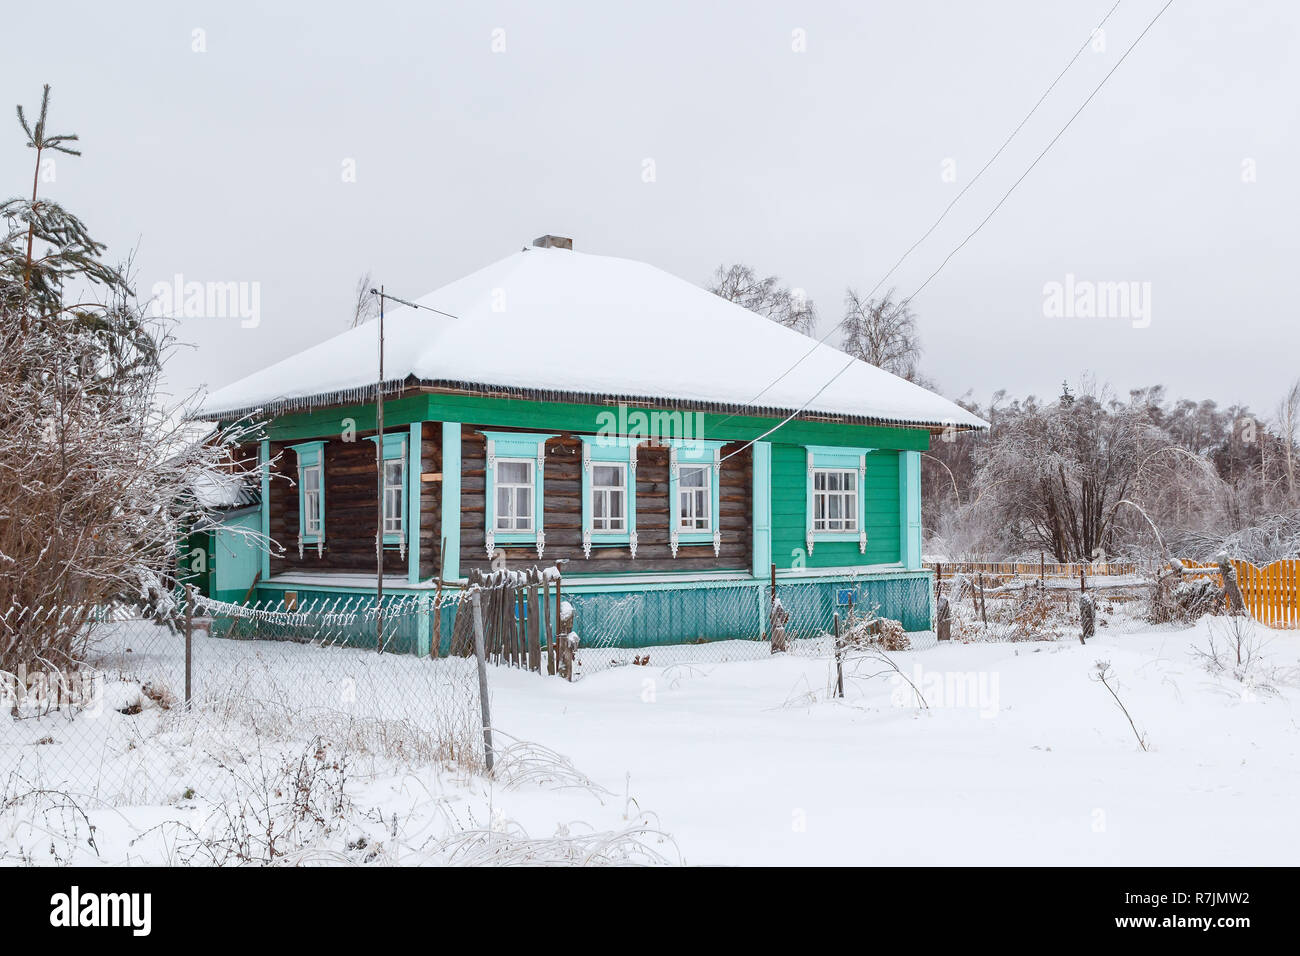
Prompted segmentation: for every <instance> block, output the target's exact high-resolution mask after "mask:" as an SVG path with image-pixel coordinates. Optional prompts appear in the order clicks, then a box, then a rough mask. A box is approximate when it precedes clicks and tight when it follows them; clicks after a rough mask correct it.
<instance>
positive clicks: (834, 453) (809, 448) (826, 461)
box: [804, 445, 874, 552]
mask: <svg viewBox="0 0 1300 956" xmlns="http://www.w3.org/2000/svg"><path fill="white" fill-rule="evenodd" d="M804 451H805V453H806V454H807V456H808V487H807V492H806V499H805V507H806V509H807V512H808V516H807V522H806V529H805V536H806V538H807V540H808V541H809V542H811V547H812V549H813V550H814V551H815V550H816V545H817V542H819V541H856V542H859V544H860V545H862V548H863V550H864V552H865V544H863V542H864V538H863V536H862V533H863V532H864V531H865V530H866V527H867V489H866V484H867V481H866V479H867V474H866V457H867V455H869V454H870V453H871V452H872V451H874V449H871V448H841V447H839V446H828V445H805V446H804ZM815 468H842V469H844V470H846V471H856V472H857V473H858V482H857V489H858V494H857V502H858V514H857V525H858V530H856V531H817V530H815V529H814V528H813V469H815Z"/></svg>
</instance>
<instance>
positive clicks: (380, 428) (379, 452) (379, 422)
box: [370, 285, 456, 654]
mask: <svg viewBox="0 0 1300 956" xmlns="http://www.w3.org/2000/svg"><path fill="white" fill-rule="evenodd" d="M370 294H371V295H373V296H378V298H379V380H378V381H377V382H376V383H375V429H376V431H377V433H378V434H377V435H376V436H375V470H376V471H378V472H379V476H378V484H379V505H378V509H377V511H378V518H379V523H378V524H377V525H376V526H375V644H376V648H375V649H376V650H377V651H379V653H380V654H382V653H383V652H384V302H385V301H386V300H388V299H392V300H393V301H394V302H400V303H402V305H405V306H408V307H410V308H412V309H423V310H424V311H426V312H434V313H437V314H438V315H445V316H446V317H447V318H449V319H454V318H456V316H454V315H452V314H451V313H450V312H443V311H442V310H441V309H435V308H433V307H432V306H427V305H420V304H419V303H418V302H411V301H409V300H407V299H400V298H398V297H397V296H395V295H386V294H385V293H384V287H383V286H382V285H381V286H380V287H379V288H378V289H371V290H370ZM406 460H407V465H406V467H407V468H409V467H411V466H410V461H411V458H410V455H408V456H407V459H406ZM406 478H407V476H406V475H405V474H403V475H402V480H403V481H405V480H406ZM409 506H410V507H412V508H417V509H418V508H419V507H420V503H419V502H418V501H416V502H412V503H410V505H409ZM408 520H409V519H408Z"/></svg>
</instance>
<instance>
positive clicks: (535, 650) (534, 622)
mask: <svg viewBox="0 0 1300 956" xmlns="http://www.w3.org/2000/svg"><path fill="white" fill-rule="evenodd" d="M529 577H530V578H532V579H534V583H532V584H530V585H528V669H529V670H530V671H540V670H541V669H542V632H541V628H539V627H538V624H539V623H540V622H539V621H538V615H540V614H541V611H540V605H539V604H538V602H537V584H536V578H537V573H536V572H535V571H534V572H532V573H530V574H529Z"/></svg>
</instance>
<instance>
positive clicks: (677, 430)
mask: <svg viewBox="0 0 1300 956" xmlns="http://www.w3.org/2000/svg"><path fill="white" fill-rule="evenodd" d="M656 416H658V417H657V418H656ZM688 419H689V424H688V422H687V420H688ZM384 421H385V422H386V423H388V424H391V425H406V424H410V423H412V422H416V421H437V422H441V421H456V422H472V423H474V424H478V425H495V426H499V427H501V428H503V429H517V428H536V429H546V430H550V431H559V432H589V433H592V434H595V433H597V432H601V433H604V434H608V433H610V429H611V424H612V425H613V427H614V428H615V429H616V430H618V431H619V433H620V434H623V433H628V434H633V435H636V434H639V435H640V437H642V438H649V437H652V436H653V437H658V436H663V437H665V438H668V437H673V436H682V437H687V438H688V440H689V436H694V437H695V438H699V439H708V440H710V441H728V442H730V441H751V440H754V439H757V438H759V437H764V438H766V439H768V440H771V441H773V442H781V443H787V444H795V445H801V444H810V445H843V446H849V447H862V446H867V447H871V448H885V449H909V450H913V451H925V450H927V449H928V448H929V447H930V432H929V429H927V428H924V427H920V426H918V427H913V428H907V427H892V426H886V425H851V424H844V423H842V422H820V421H803V420H794V421H790V422H787V423H785V424H784V425H782V424H781V421H782V420H781V419H779V418H770V417H760V416H748V415H723V414H716V413H712V412H693V411H683V410H681V409H674V408H673V405H672V402H671V401H665V402H664V403H663V404H662V405H661V406H657V407H653V408H651V407H646V408H641V407H627V406H623V407H621V408H620V407H618V406H613V407H611V406H608V405H588V404H578V403H574V402H540V401H529V400H522V399H507V398H489V397H484V396H478V395H454V394H443V393H430V394H426V395H411V396H408V397H406V398H398V399H392V400H389V401H385V402H384ZM777 426H780V428H779V429H778V430H777V431H776V432H774V433H773V434H772V435H769V436H764V434H763V433H764V432H766V431H768V430H769V429H772V428H776V427H777ZM349 427H350V428H353V429H355V430H358V431H373V430H374V428H375V407H374V405H373V404H365V405H350V406H346V407H343V408H331V409H321V410H319V411H311V412H300V413H295V414H292V415H284V416H282V417H280V418H277V419H275V420H274V421H273V422H271V424H270V425H269V426H268V435H269V437H270V438H272V439H274V440H276V441H294V440H296V439H301V438H317V437H325V436H334V435H340V434H342V433H343V431H344V430H345V428H349Z"/></svg>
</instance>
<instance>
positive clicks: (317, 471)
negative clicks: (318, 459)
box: [301, 463, 325, 538]
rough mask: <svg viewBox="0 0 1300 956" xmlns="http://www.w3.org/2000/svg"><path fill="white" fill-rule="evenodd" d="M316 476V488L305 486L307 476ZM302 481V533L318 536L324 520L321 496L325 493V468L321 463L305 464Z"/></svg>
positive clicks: (313, 536)
mask: <svg viewBox="0 0 1300 956" xmlns="http://www.w3.org/2000/svg"><path fill="white" fill-rule="evenodd" d="M308 475H315V476H316V488H315V490H312V489H310V488H308V486H307V476H308ZM301 481H302V525H303V527H302V533H303V534H304V535H306V536H310V537H312V538H318V537H320V534H321V531H322V530H323V526H324V523H325V522H324V521H322V520H321V497H322V496H323V495H324V493H325V487H324V485H325V468H324V466H322V465H321V464H319V463H317V464H315V465H305V466H303V468H302V470H301Z"/></svg>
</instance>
